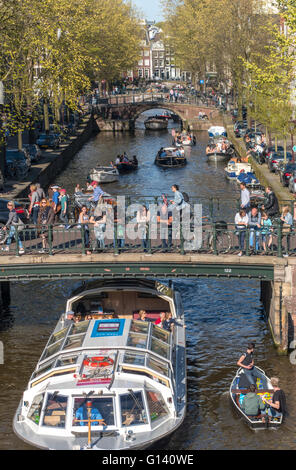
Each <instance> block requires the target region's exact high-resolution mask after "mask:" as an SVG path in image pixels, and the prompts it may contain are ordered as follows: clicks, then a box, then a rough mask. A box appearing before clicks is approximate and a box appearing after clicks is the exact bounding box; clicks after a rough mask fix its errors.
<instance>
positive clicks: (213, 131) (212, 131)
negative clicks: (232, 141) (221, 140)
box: [208, 126, 227, 137]
mask: <svg viewBox="0 0 296 470" xmlns="http://www.w3.org/2000/svg"><path fill="white" fill-rule="evenodd" d="M208 134H209V137H220V136H224V137H227V131H226V129H225V127H222V126H211V127H210V128H209V129H208Z"/></svg>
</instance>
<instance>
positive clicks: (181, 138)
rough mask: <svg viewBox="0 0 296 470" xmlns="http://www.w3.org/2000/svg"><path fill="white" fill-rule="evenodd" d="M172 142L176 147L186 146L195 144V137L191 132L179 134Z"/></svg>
mask: <svg viewBox="0 0 296 470" xmlns="http://www.w3.org/2000/svg"><path fill="white" fill-rule="evenodd" d="M173 144H174V145H175V146H176V147H186V146H193V145H196V137H195V136H194V135H193V134H188V133H186V134H183V133H182V134H181V135H177V136H175V138H174V141H173Z"/></svg>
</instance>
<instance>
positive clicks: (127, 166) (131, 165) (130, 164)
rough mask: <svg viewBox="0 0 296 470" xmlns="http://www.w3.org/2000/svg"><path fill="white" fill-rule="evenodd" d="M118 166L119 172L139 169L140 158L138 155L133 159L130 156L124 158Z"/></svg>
mask: <svg viewBox="0 0 296 470" xmlns="http://www.w3.org/2000/svg"><path fill="white" fill-rule="evenodd" d="M116 168H117V170H118V172H119V173H130V172H131V171H135V170H137V169H138V160H137V157H135V156H134V157H133V160H129V159H128V158H126V159H124V160H122V161H121V162H120V163H117V164H116Z"/></svg>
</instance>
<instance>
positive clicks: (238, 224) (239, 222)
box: [234, 209, 249, 256]
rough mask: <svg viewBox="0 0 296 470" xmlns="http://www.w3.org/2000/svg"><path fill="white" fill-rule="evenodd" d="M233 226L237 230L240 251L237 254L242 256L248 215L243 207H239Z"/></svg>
mask: <svg viewBox="0 0 296 470" xmlns="http://www.w3.org/2000/svg"><path fill="white" fill-rule="evenodd" d="M234 222H235V228H236V229H237V230H238V240H239V248H240V252H239V254H238V256H242V254H243V250H244V247H245V238H246V228H247V226H248V224H249V217H248V215H247V213H246V211H245V210H244V209H241V210H240V211H239V212H238V213H237V214H236V216H235V219H234Z"/></svg>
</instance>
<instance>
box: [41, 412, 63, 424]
mask: <svg viewBox="0 0 296 470" xmlns="http://www.w3.org/2000/svg"><path fill="white" fill-rule="evenodd" d="M60 422H61V416H59V415H58V416H54V415H51V416H44V420H43V424H44V425H45V426H58V425H59V424H60Z"/></svg>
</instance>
